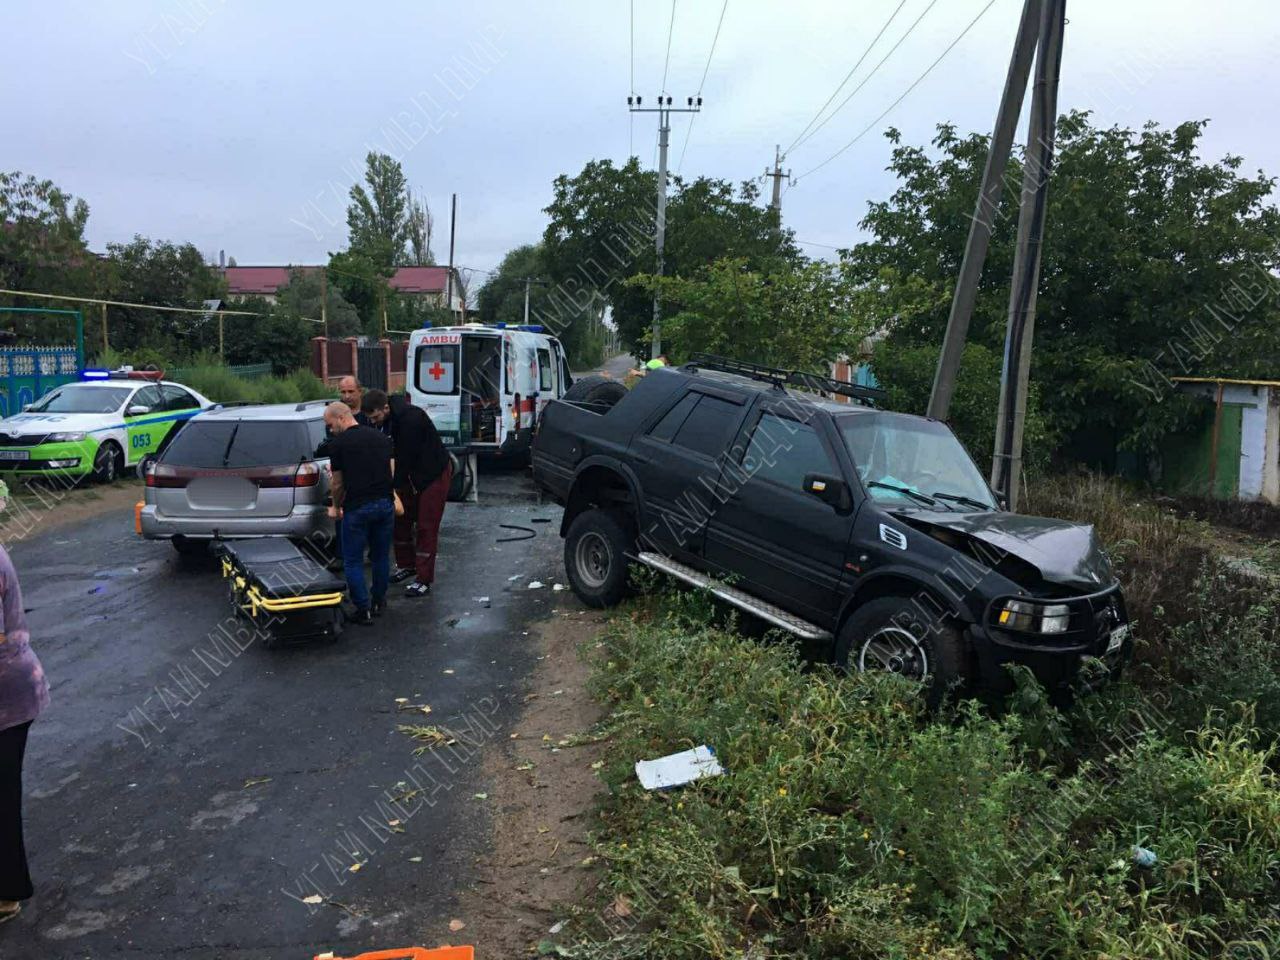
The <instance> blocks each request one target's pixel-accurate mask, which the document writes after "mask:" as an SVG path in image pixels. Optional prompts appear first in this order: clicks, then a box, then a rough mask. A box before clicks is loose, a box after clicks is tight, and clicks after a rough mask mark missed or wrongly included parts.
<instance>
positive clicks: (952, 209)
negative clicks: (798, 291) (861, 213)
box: [844, 112, 1280, 459]
mask: <svg viewBox="0 0 1280 960" xmlns="http://www.w3.org/2000/svg"><path fill="white" fill-rule="evenodd" d="M1204 127H1205V124H1204V122H1189V123H1184V124H1181V125H1179V126H1178V127H1176V128H1174V129H1172V130H1165V129H1161V128H1159V127H1158V126H1156V125H1155V124H1148V125H1147V126H1146V127H1144V128H1143V129H1142V130H1141V131H1138V132H1135V131H1132V130H1128V129H1123V128H1119V127H1112V128H1109V129H1099V128H1096V127H1094V126H1092V125H1091V124H1090V122H1089V116H1088V114H1086V113H1078V112H1075V113H1070V114H1068V115H1066V116H1064V117H1063V118H1062V119H1061V121H1060V122H1059V126H1058V149H1057V159H1056V161H1055V166H1054V170H1053V182H1052V184H1051V185H1050V188H1049V208H1048V214H1047V219H1046V229H1045V243H1044V251H1043V263H1042V268H1041V279H1040V287H1039V297H1038V301H1037V306H1036V329H1035V352H1034V356H1033V364H1032V381H1033V383H1035V384H1037V385H1038V392H1039V402H1040V405H1041V410H1042V413H1043V417H1044V435H1045V437H1046V438H1054V439H1055V442H1057V443H1059V444H1060V445H1061V449H1063V450H1067V451H1074V452H1075V453H1076V454H1077V455H1085V451H1084V450H1083V446H1084V445H1086V441H1088V444H1090V445H1093V446H1097V445H1098V444H1102V445H1106V444H1110V445H1112V447H1114V446H1117V445H1118V446H1120V447H1122V448H1127V449H1130V450H1135V451H1139V452H1150V451H1152V450H1154V449H1155V448H1156V447H1157V445H1158V442H1159V440H1160V439H1161V438H1162V437H1163V436H1164V435H1166V434H1168V433H1169V432H1170V431H1173V430H1176V429H1178V428H1179V427H1180V426H1182V425H1183V424H1184V423H1185V422H1186V418H1187V416H1188V411H1189V410H1190V407H1191V405H1190V404H1189V403H1188V402H1186V401H1183V400H1182V399H1181V398H1180V397H1179V396H1178V395H1176V394H1175V393H1174V392H1173V391H1172V390H1171V389H1170V386H1171V384H1170V383H1169V378H1171V377H1174V376H1180V375H1192V376H1194V375H1211V376H1237V377H1247V376H1268V377H1270V376H1274V371H1275V369H1276V368H1277V366H1278V365H1280V340H1277V339H1276V337H1275V336H1274V333H1273V331H1274V329H1275V324H1276V322H1277V319H1278V317H1277V314H1278V313H1280V304H1278V299H1280V298H1277V297H1276V295H1275V294H1276V287H1275V283H1274V281H1273V279H1272V274H1273V273H1274V271H1275V270H1276V268H1277V266H1278V265H1280V214H1278V213H1277V210H1276V209H1275V207H1274V206H1271V205H1270V204H1269V203H1268V198H1269V194H1270V192H1271V190H1272V188H1273V186H1274V184H1275V181H1274V180H1273V179H1271V178H1269V177H1266V176H1263V175H1262V174H1258V175H1257V176H1255V177H1247V176H1243V175H1242V174H1241V173H1240V160H1239V159H1238V158H1236V157H1226V158H1225V159H1223V160H1221V161H1218V162H1216V163H1208V162H1205V161H1203V160H1201V159H1200V158H1199V156H1198V154H1197V144H1198V142H1199V140H1200V137H1201V135H1202V133H1203V131H1204ZM889 139H890V142H891V143H892V144H893V158H892V163H891V169H893V170H894V171H895V173H896V174H897V176H898V178H899V181H900V185H899V188H898V189H897V190H896V191H895V192H894V194H893V195H892V196H891V197H890V198H889V199H887V200H884V201H878V202H874V203H872V204H870V206H869V209H868V213H867V216H866V217H865V219H864V220H863V221H862V226H863V228H864V229H866V230H867V231H869V232H870V233H871V234H872V239H870V240H868V241H866V242H864V243H860V244H858V245H857V246H855V247H854V248H853V249H852V250H850V251H847V252H846V254H845V260H844V262H845V264H846V266H847V268H848V270H849V272H850V275H851V276H852V277H853V278H855V279H856V280H857V281H858V282H860V283H861V284H862V285H863V287H864V288H865V290H866V291H867V295H868V298H869V300H868V303H869V304H870V306H871V309H872V311H873V312H874V313H875V315H877V316H878V317H880V318H882V323H883V325H884V328H885V330H886V331H887V334H888V336H887V340H886V344H885V347H884V349H886V350H889V351H893V350H901V349H904V348H909V347H913V346H920V347H928V348H929V349H931V350H933V351H934V356H935V359H936V352H937V350H938V349H939V347H940V345H941V342H942V335H943V331H944V330H945V328H946V321H947V313H948V308H949V305H950V298H951V292H952V287H953V285H954V282H955V277H956V275H957V273H958V272H959V265H960V258H961V255H962V253H963V250H964V240H965V235H966V233H967V231H968V227H969V216H970V214H971V213H972V210H973V204H974V199H975V197H976V195H977V189H978V183H979V180H980V175H981V170H982V165H983V162H984V161H985V158H986V138H985V137H982V136H979V135H971V136H968V137H964V138H961V137H958V136H957V135H956V133H955V130H954V128H952V127H950V126H945V125H944V126H940V127H939V128H938V134H937V136H936V137H935V138H934V140H933V148H934V151H935V153H936V155H931V153H930V152H929V151H927V150H926V149H924V148H920V147H908V146H903V145H902V144H901V142H900V138H899V136H898V134H897V132H896V131H890V134H889ZM1005 184H1006V187H1005V197H1004V202H1003V205H1002V207H1001V209H1000V215H999V217H998V219H997V221H996V223H995V224H994V233H993V236H992V241H991V252H990V254H989V255H988V258H987V263H986V269H985V271H984V273H983V276H982V280H981V283H980V286H979V291H978V300H977V305H976V307H975V309H974V314H973V320H972V324H971V327H970V333H969V339H970V342H971V343H974V344H977V345H980V346H981V347H983V348H985V350H986V351H988V353H989V354H991V355H994V356H995V357H1000V356H1001V355H1002V353H1003V348H1004V328H1005V318H1006V313H1007V309H1008V291H1009V274H1010V271H1011V265H1012V260H1013V249H1014V243H1015V233H1016V227H1017V200H1018V189H1019V187H1020V184H1021V168H1020V161H1019V160H1018V159H1017V158H1015V159H1014V160H1011V162H1010V165H1009V169H1008V171H1007V174H1006V178H1005ZM907 366H910V365H907ZM900 372H901V373H903V374H905V373H907V370H906V369H905V368H904V369H903V370H901V371H900ZM962 374H963V370H962ZM988 375H989V376H990V374H988ZM914 376H916V377H918V378H919V379H920V385H919V386H918V387H913V388H912V390H913V394H914V395H917V396H918V397H925V396H927V386H924V382H925V380H926V379H927V381H928V383H930V384H931V383H932V376H933V373H932V369H931V367H928V365H920V364H917V365H915V374H914ZM923 408H924V404H923V401H922V400H921V401H920V404H919V407H918V408H917V409H918V410H919V411H920V412H923ZM989 420H990V424H989V426H990V430H988V431H987V432H988V433H991V432H994V420H995V413H994V404H993V405H992V409H991V411H990V413H989ZM986 427H987V425H985V424H984V425H983V427H982V429H983V430H986ZM975 429H976V428H975ZM1100 438H1101V439H1100ZM1090 456H1092V455H1090ZM1102 459H1105V456H1104V457H1102Z"/></svg>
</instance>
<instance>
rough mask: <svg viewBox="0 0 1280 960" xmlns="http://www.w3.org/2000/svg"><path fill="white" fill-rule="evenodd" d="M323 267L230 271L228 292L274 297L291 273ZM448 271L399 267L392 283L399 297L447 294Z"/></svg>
mask: <svg viewBox="0 0 1280 960" xmlns="http://www.w3.org/2000/svg"><path fill="white" fill-rule="evenodd" d="M320 269H323V268H322V267H307V266H299V267H227V268H226V269H224V270H223V275H224V276H225V277H226V278H227V292H228V293H229V294H230V295H231V296H242V297H244V296H253V295H255V294H256V295H258V296H272V295H274V294H275V292H276V291H277V290H279V289H280V288H281V287H283V286H284V285H285V284H287V283H288V282H289V273H290V272H291V271H293V270H302V271H303V272H305V273H310V272H313V271H316V270H320ZM448 276H449V268H448V267H397V268H396V272H395V273H394V274H392V276H391V279H390V281H389V283H390V286H391V289H392V290H395V291H397V292H399V293H443V292H444V288H445V285H446V283H447V281H448Z"/></svg>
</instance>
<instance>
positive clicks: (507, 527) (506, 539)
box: [496, 523, 538, 543]
mask: <svg viewBox="0 0 1280 960" xmlns="http://www.w3.org/2000/svg"><path fill="white" fill-rule="evenodd" d="M498 526H499V527H501V528H502V529H503V530H515V531H516V532H518V533H521V534H528V536H519V537H499V538H498V539H497V541H496V542H497V543H519V542H520V541H521V540H532V539H533V538H534V537H536V536H537V535H538V531H537V530H535V529H533V527H520V526H513V525H512V524H509V523H500V524H498Z"/></svg>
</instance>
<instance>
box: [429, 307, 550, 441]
mask: <svg viewBox="0 0 1280 960" xmlns="http://www.w3.org/2000/svg"><path fill="white" fill-rule="evenodd" d="M405 368H406V369H405V381H406V382H405V387H406V390H407V392H408V394H409V399H410V401H411V402H412V403H413V404H414V406H417V407H421V408H422V409H424V410H426V411H427V413H428V414H429V415H430V417H431V420H432V422H434V423H435V425H436V430H438V431H439V433H440V437H441V439H442V440H444V443H445V446H447V447H449V449H450V450H452V451H454V452H455V453H465V454H473V453H495V454H501V455H504V456H524V455H526V454H527V453H528V451H529V445H530V443H531V442H532V440H533V432H534V430H535V429H536V428H537V425H538V420H539V418H540V417H541V416H542V411H543V410H544V409H545V408H546V405H547V404H548V403H550V402H551V401H552V400H555V399H558V398H560V397H563V396H564V394H565V391H567V390H568V389H569V387H570V385H571V384H572V383H573V378H572V377H571V376H570V375H569V362H568V360H567V359H566V358H565V353H564V348H563V347H562V346H561V345H560V341H559V340H557V339H556V338H555V337H553V336H550V335H549V334H547V333H544V332H543V328H542V327H541V326H537V325H532V324H529V325H521V326H507V325H506V324H501V323H499V324H494V325H492V326H490V325H487V324H482V323H466V324H462V325H460V326H451V327H423V328H422V329H420V330H415V331H414V332H413V333H412V334H411V335H410V337H409V354H408V357H407V360H406V364H405Z"/></svg>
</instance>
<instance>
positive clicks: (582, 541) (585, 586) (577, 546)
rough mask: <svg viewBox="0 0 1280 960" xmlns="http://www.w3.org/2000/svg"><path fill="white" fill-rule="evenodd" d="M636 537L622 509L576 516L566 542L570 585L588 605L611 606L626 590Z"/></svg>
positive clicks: (566, 561) (594, 510) (565, 560)
mask: <svg viewBox="0 0 1280 960" xmlns="http://www.w3.org/2000/svg"><path fill="white" fill-rule="evenodd" d="M634 541H635V536H634V535H633V534H632V532H631V523H630V520H629V519H628V518H627V516H626V514H624V513H623V512H622V511H620V510H601V509H598V508H596V509H592V510H586V511H584V512H583V513H580V514H578V516H576V517H574V520H573V523H571V524H570V525H569V533H568V535H567V536H566V537H565V541H564V567H565V572H566V573H567V574H568V577H569V586H570V587H572V588H573V592H574V593H575V594H577V596H578V599H579V600H581V601H582V602H583V603H585V604H586V605H587V606H589V607H612V606H613V605H615V604H617V603H619V602H620V601H621V600H622V598H623V597H624V596H626V593H627V568H628V567H629V566H630V563H631V560H630V558H629V557H628V556H627V554H628V553H630V552H632V549H633V546H634Z"/></svg>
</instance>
